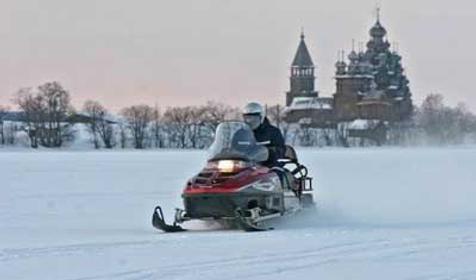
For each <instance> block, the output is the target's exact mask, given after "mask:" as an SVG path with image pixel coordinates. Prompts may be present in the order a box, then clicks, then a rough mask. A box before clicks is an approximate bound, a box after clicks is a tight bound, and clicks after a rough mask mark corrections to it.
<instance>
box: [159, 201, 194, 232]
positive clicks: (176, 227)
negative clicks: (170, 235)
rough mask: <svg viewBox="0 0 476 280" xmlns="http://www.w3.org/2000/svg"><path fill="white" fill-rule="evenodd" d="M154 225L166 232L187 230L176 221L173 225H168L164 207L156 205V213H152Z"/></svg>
mask: <svg viewBox="0 0 476 280" xmlns="http://www.w3.org/2000/svg"><path fill="white" fill-rule="evenodd" d="M152 225H153V226H154V227H155V228H156V229H159V230H162V231H164V232H181V231H186V229H183V228H182V227H181V226H179V225H177V223H176V222H174V223H173V225H168V224H167V223H166V222H165V219H164V213H163V212H162V208H161V207H160V206H156V207H155V209H154V214H153V215H152Z"/></svg>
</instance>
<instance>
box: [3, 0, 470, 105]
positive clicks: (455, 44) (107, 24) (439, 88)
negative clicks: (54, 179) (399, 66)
mask: <svg viewBox="0 0 476 280" xmlns="http://www.w3.org/2000/svg"><path fill="white" fill-rule="evenodd" d="M0 3H1V6H0V104H2V103H3V104H7V103H11V98H12V95H13V93H14V92H15V91H17V90H18V89H19V88H21V87H28V86H30V87H32V86H37V85H39V84H41V83H43V82H46V81H52V80H57V81H60V82H61V83H62V84H63V85H64V87H65V88H67V89H68V90H69V91H70V92H71V94H72V96H73V101H74V104H75V105H76V106H77V107H80V106H81V104H82V102H83V101H84V100H86V99H95V100H98V101H100V102H102V103H103V104H105V105H107V106H108V107H110V108H111V109H113V110H117V109H119V108H121V107H123V106H128V105H131V104H136V103H147V104H151V105H153V104H156V103H157V104H158V105H159V106H162V107H165V106H168V105H178V104H201V103H204V102H206V101H207V100H218V101H222V102H227V103H231V104H237V105H242V104H243V103H245V102H247V101H250V100H258V101H262V102H268V103H281V104H283V103H284V92H285V91H286V90H287V89H288V86H289V85H288V77H289V64H290V63H291V60H292V58H293V55H294V53H295V51H296V48H297V45H298V40H299V33H300V29H301V27H304V31H305V34H306V42H307V44H308V46H309V48H310V51H311V54H312V57H313V60H314V63H315V64H317V67H318V70H317V75H318V81H317V88H318V90H319V91H320V95H321V96H330V95H331V94H332V93H333V92H334V89H335V82H334V80H333V74H334V63H335V60H336V56H337V51H338V50H339V49H343V48H345V49H346V50H349V49H350V48H351V42H352V39H353V38H355V40H356V41H367V40H368V29H369V28H370V27H371V25H372V24H373V23H374V21H375V12H374V10H375V7H376V3H378V1H375V0H359V1H343V0H333V1H319V0H308V1H304V0H293V1H289V0H259V1H258V0H237V1H228V0H193V1H180V0H176V1H170V0H167V1H165V0H135V1H132V0H131V1H126V0H77V1H68V0H23V1H21V0H0ZM380 3H381V7H382V15H381V18H382V23H383V25H384V26H385V27H386V28H387V31H388V38H389V41H390V42H394V41H396V42H398V44H399V49H400V52H401V53H402V55H403V63H404V66H405V68H406V70H407V74H408V77H409V79H410V82H411V89H412V92H413V96H414V100H415V101H416V102H417V103H419V102H420V101H421V99H422V98H423V96H425V95H426V94H428V93H435V92H438V93H442V94H444V96H445V98H446V99H447V101H448V102H450V103H452V104H455V103H457V102H459V101H463V102H466V103H468V105H470V108H471V109H473V110H475V111H476V92H475V90H474V83H473V80H474V79H476V76H475V70H474V69H476V38H475V35H474V34H475V31H474V28H475V26H476V4H474V1H471V0H453V1H440V0H418V1H415V0H392V1H388V0H387V1H380Z"/></svg>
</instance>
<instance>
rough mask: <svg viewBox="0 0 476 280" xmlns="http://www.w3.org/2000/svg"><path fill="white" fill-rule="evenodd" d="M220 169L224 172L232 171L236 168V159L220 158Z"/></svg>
mask: <svg viewBox="0 0 476 280" xmlns="http://www.w3.org/2000/svg"><path fill="white" fill-rule="evenodd" d="M218 170H220V172H223V173H231V172H233V171H234V170H235V161H234V160H220V161H218Z"/></svg>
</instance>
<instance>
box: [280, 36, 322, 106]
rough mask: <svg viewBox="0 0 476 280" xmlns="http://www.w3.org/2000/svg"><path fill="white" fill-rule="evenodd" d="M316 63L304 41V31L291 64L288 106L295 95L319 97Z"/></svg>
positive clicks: (287, 94)
mask: <svg viewBox="0 0 476 280" xmlns="http://www.w3.org/2000/svg"><path fill="white" fill-rule="evenodd" d="M314 70H315V67H314V63H313V62H312V59H311V55H310V54H309V50H308V49H307V46H306V43H305V41H304V33H301V40H300V42H299V46H298V49H297V52H296V55H295V56H294V60H293V63H292V65H291V77H290V89H289V91H288V92H287V93H286V106H290V105H291V103H292V102H293V99H294V98H295V97H318V93H317V91H315V90H314V81H315V76H314Z"/></svg>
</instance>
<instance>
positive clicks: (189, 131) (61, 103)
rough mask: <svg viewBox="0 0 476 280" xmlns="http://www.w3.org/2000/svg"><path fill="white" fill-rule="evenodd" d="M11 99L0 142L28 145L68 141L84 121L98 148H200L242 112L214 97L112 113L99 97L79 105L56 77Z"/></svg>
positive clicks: (1, 114)
mask: <svg viewBox="0 0 476 280" xmlns="http://www.w3.org/2000/svg"><path fill="white" fill-rule="evenodd" d="M13 100H14V103H15V105H16V106H17V107H18V108H19V109H20V112H16V114H15V116H13V117H12V116H11V112H10V115H9V116H8V113H9V110H8V108H7V107H0V140H1V144H2V145H6V144H11V145H14V144H15V143H16V142H19V141H21V142H28V143H29V145H30V146H31V147H32V148H38V147H40V146H42V147H51V148H58V147H63V146H67V145H68V144H70V143H71V142H73V141H74V140H75V138H77V137H78V134H80V133H81V125H82V126H83V127H84V128H85V129H83V130H85V131H87V132H88V134H89V138H90V139H91V140H90V141H91V144H92V145H93V147H94V148H96V149H99V148H106V149H112V148H117V147H120V148H130V147H131V148H136V149H145V148H181V149H183V148H194V149H202V148H205V147H208V146H209V145H210V144H211V142H212V140H213V133H214V131H215V129H216V127H217V126H218V124H219V123H220V122H222V121H224V120H227V119H238V118H239V117H240V115H239V113H238V112H239V111H238V109H236V108H233V107H231V106H228V105H225V104H221V103H214V102H208V103H207V104H205V105H202V106H184V107H168V108H166V109H165V110H164V111H161V110H160V109H159V108H158V107H157V106H154V107H152V106H149V105H140V104H139V105H132V106H129V107H126V108H123V109H122V110H120V112H119V114H116V115H114V114H112V113H111V112H109V111H108V110H107V109H106V107H104V106H103V105H102V104H100V103H99V102H97V101H93V100H88V101H86V102H85V103H84V104H83V106H82V108H81V109H80V110H77V109H76V108H74V107H73V105H72V104H71V96H70V93H69V92H68V91H67V90H65V89H64V88H63V87H62V86H61V84H60V83H58V82H51V83H45V84H43V85H40V86H38V87H37V88H23V89H20V90H19V91H18V92H17V93H16V94H15V96H14V99H13ZM8 117H9V118H8ZM7 119H9V120H10V121H7ZM11 120H13V121H11ZM7 123H8V125H7ZM7 135H8V136H9V137H7ZM6 138H8V139H9V141H6ZM22 138H27V141H25V140H24V139H23V140H21V139H22Z"/></svg>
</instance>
